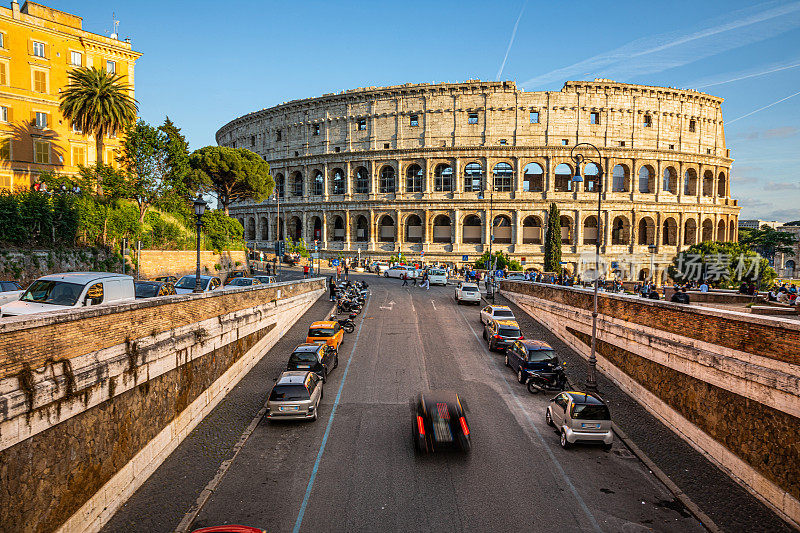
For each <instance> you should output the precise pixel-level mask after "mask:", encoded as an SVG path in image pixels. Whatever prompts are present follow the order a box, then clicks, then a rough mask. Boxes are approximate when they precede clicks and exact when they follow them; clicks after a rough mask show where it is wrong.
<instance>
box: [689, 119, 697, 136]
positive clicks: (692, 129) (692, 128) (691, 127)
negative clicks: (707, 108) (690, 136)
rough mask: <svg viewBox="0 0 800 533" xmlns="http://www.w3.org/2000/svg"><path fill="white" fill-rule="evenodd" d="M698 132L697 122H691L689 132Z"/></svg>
mask: <svg viewBox="0 0 800 533" xmlns="http://www.w3.org/2000/svg"><path fill="white" fill-rule="evenodd" d="M696 130H697V121H695V120H694V119H692V120H690V121H689V131H690V132H692V133H694V132H695V131H696Z"/></svg>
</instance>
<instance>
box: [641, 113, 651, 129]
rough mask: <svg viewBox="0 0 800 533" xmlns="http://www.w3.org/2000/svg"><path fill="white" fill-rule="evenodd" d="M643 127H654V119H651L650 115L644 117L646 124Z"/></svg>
mask: <svg viewBox="0 0 800 533" xmlns="http://www.w3.org/2000/svg"><path fill="white" fill-rule="evenodd" d="M642 126H644V127H645V128H650V127H652V126H653V117H651V116H650V115H645V116H644V123H643V124H642Z"/></svg>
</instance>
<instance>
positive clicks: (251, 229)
mask: <svg viewBox="0 0 800 533" xmlns="http://www.w3.org/2000/svg"><path fill="white" fill-rule="evenodd" d="M246 240H248V241H254V240H256V219H255V218H253V217H247V238H246Z"/></svg>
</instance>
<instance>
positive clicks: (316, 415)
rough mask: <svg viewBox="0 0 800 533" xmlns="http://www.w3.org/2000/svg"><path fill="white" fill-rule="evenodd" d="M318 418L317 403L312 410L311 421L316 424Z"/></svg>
mask: <svg viewBox="0 0 800 533" xmlns="http://www.w3.org/2000/svg"><path fill="white" fill-rule="evenodd" d="M320 398H321V397H320ZM318 418H319V402H317V407H316V408H315V409H314V416H313V417H311V421H312V422H316V421H317V419H318Z"/></svg>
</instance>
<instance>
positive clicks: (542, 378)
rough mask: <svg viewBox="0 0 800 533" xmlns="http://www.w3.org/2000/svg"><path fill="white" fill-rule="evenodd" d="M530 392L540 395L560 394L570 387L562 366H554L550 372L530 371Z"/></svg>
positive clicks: (528, 380) (528, 383)
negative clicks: (548, 393)
mask: <svg viewBox="0 0 800 533" xmlns="http://www.w3.org/2000/svg"><path fill="white" fill-rule="evenodd" d="M526 384H527V385H528V392H530V393H531V394H538V393H539V392H560V391H563V390H566V389H567V387H569V380H568V379H567V375H566V374H565V373H564V367H563V366H562V365H558V366H554V367H552V368H551V369H550V370H548V371H539V372H537V371H533V370H529V371H528V379H527V380H526Z"/></svg>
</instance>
